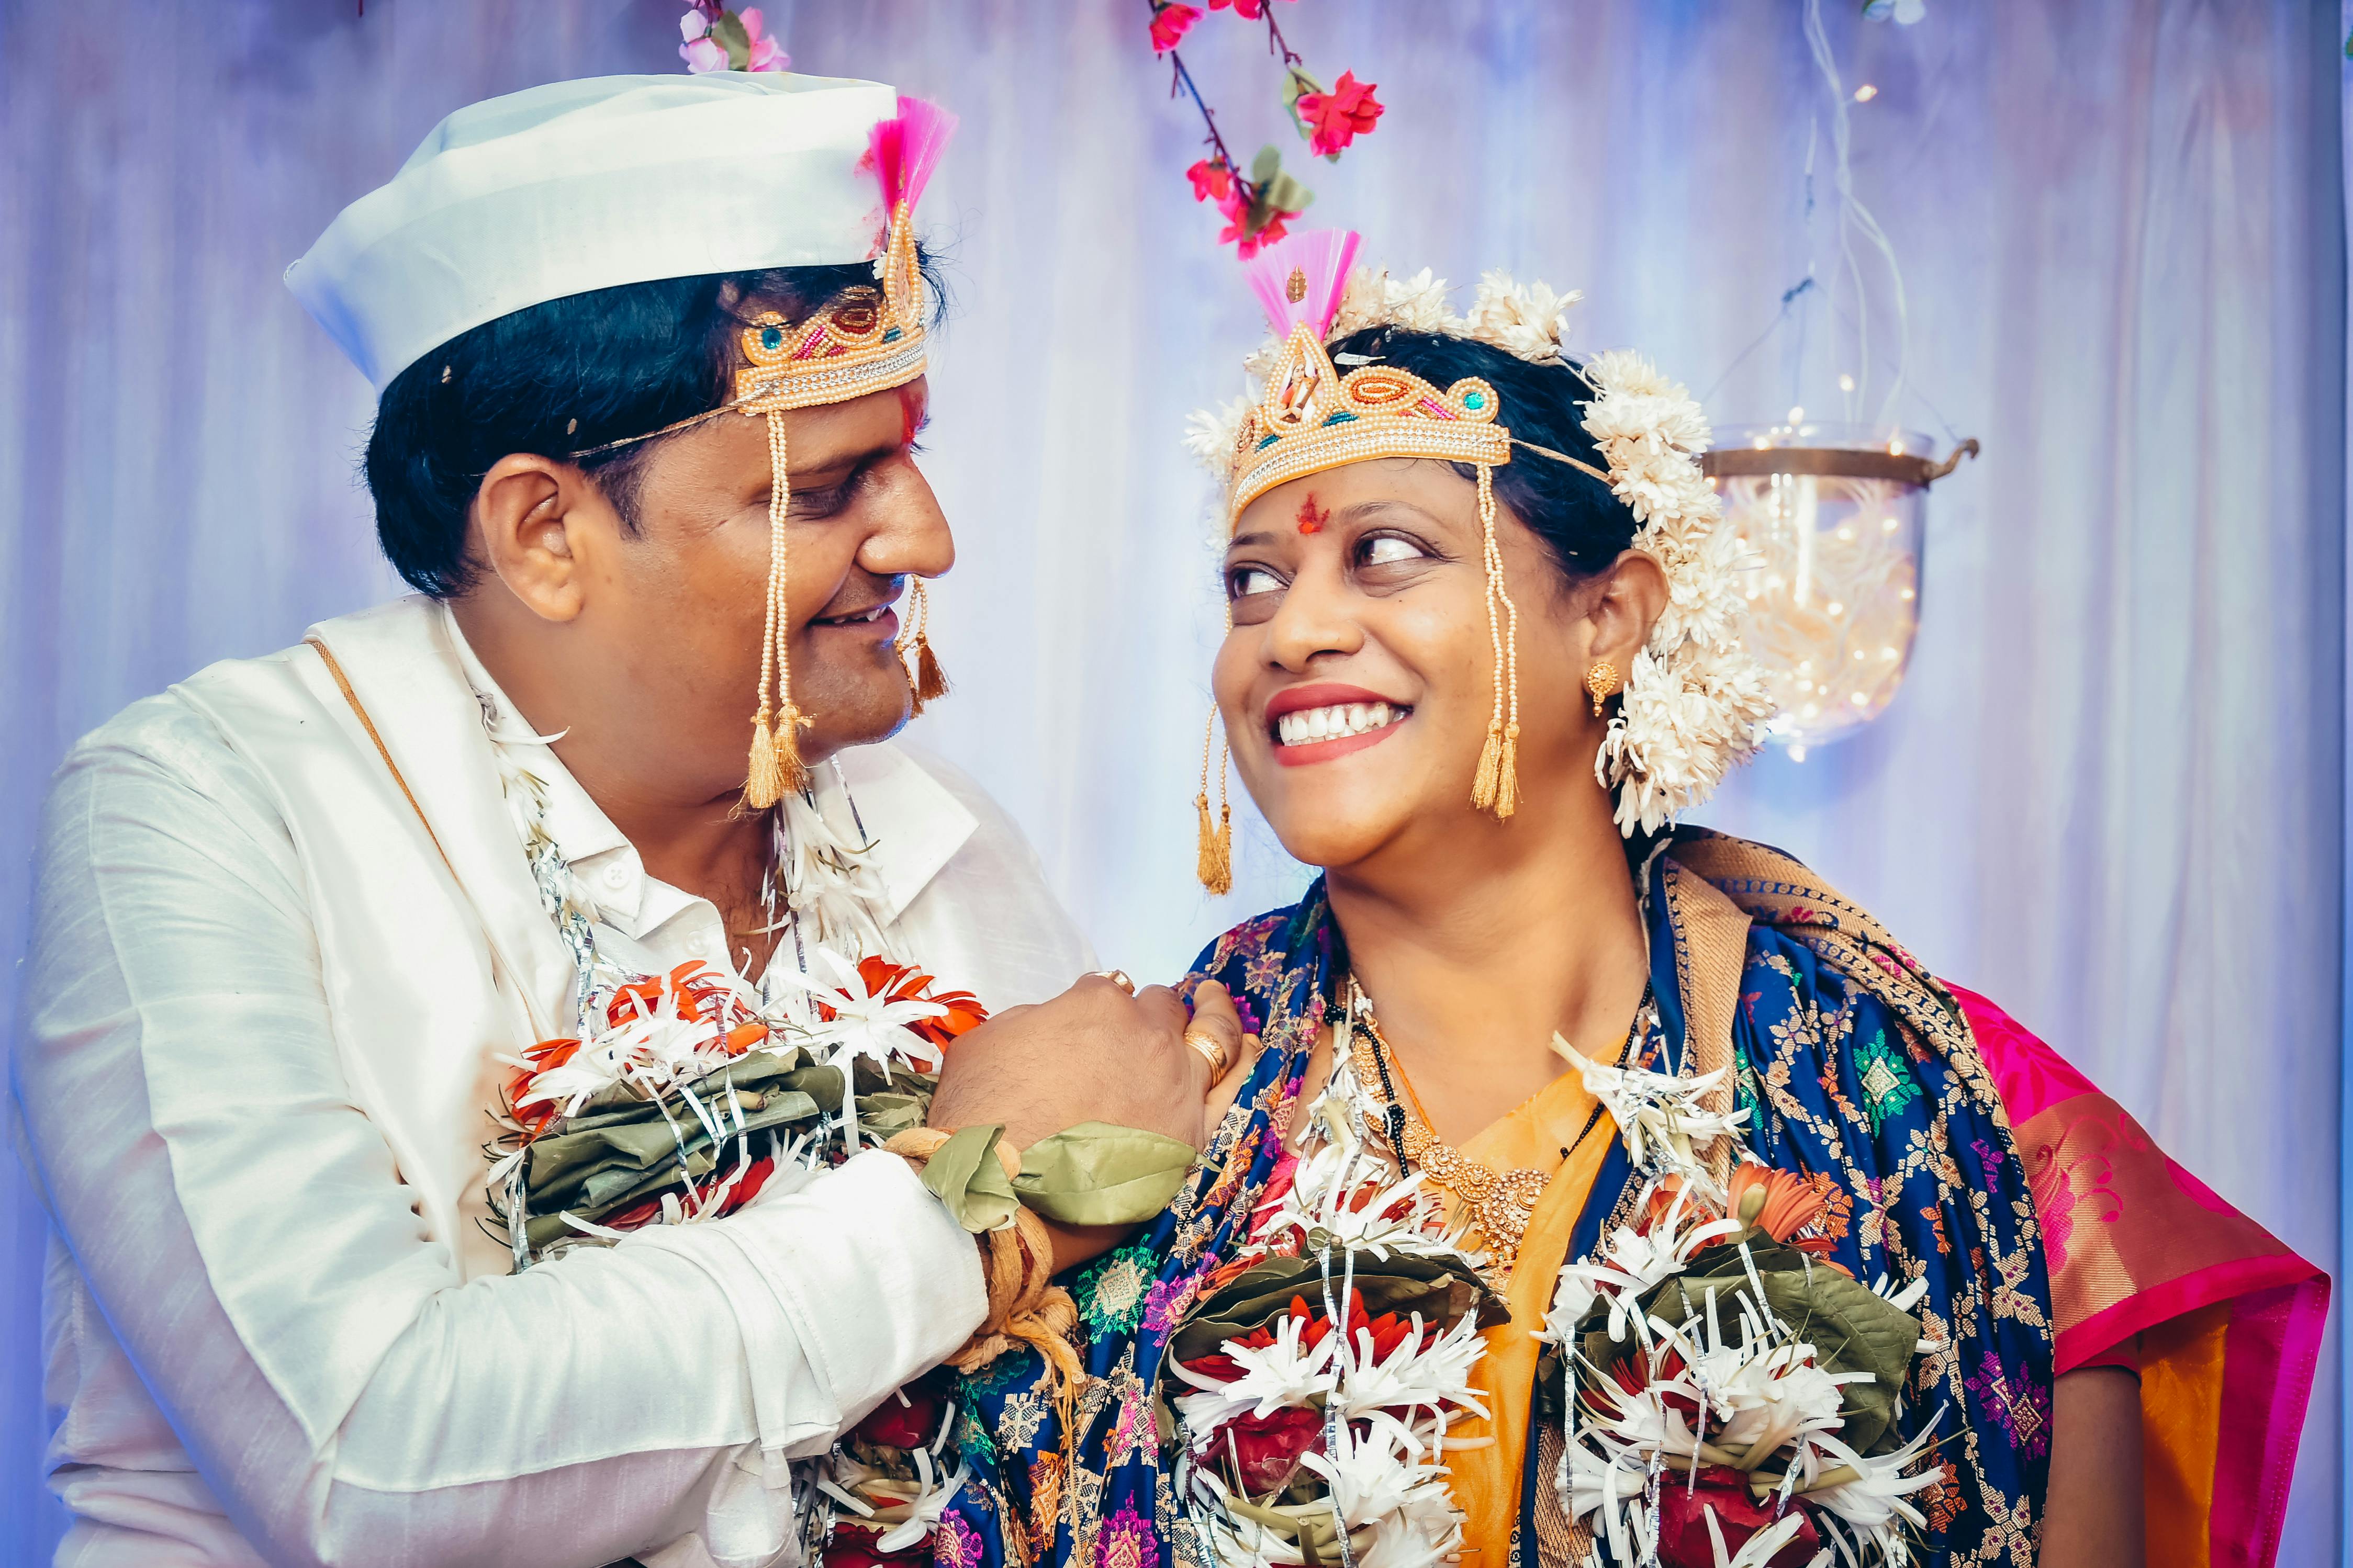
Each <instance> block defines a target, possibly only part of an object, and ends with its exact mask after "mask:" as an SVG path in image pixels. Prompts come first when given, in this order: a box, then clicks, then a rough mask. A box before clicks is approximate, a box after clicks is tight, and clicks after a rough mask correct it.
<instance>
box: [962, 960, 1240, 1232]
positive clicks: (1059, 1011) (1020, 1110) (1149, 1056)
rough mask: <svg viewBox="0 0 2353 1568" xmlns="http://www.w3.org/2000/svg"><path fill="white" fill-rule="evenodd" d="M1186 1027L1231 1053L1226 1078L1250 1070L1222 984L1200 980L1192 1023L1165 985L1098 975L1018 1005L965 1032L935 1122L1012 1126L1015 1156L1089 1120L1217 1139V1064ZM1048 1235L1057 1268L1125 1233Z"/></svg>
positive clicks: (1008, 1131)
mask: <svg viewBox="0 0 2353 1568" xmlns="http://www.w3.org/2000/svg"><path fill="white" fill-rule="evenodd" d="M1188 1031H1190V1032H1193V1033H1196V1034H1202V1035H1207V1036H1208V1037H1211V1038H1213V1039H1215V1040H1216V1041H1217V1042H1218V1044H1219V1046H1221V1047H1223V1048H1224V1053H1225V1059H1226V1062H1227V1064H1228V1066H1227V1073H1226V1076H1227V1078H1229V1079H1233V1078H1235V1076H1236V1075H1238V1074H1239V1073H1240V1072H1241V1071H1242V1070H1243V1068H1245V1066H1246V1065H1247V1064H1246V1059H1245V1053H1244V1051H1243V1048H1242V1029H1241V1020H1240V1018H1239V1017H1238V1016H1235V1013H1234V1004H1233V999H1232V998H1231V997H1229V996H1228V995H1227V994H1226V989H1225V987H1224V986H1222V985H1219V984H1218V983H1217V982H1215V981H1207V982H1204V983H1203V984H1202V985H1201V987H1200V989H1199V990H1198V992H1197V993H1196V994H1195V996H1194V1002H1193V1012H1192V1016H1191V1017H1190V1018H1189V1019H1188V1018H1187V1016H1186V1012H1185V1004H1184V1003H1182V1002H1181V1001H1179V1000H1177V997H1176V993H1175V992H1173V991H1171V990H1169V989H1168V988H1167V987H1166V986H1165V985H1154V986H1149V987H1146V988H1145V990H1142V991H1139V992H1137V993H1136V994H1134V996H1130V995H1128V994H1126V993H1125V992H1124V991H1122V990H1121V989H1120V988H1119V987H1118V986H1117V985H1115V984H1113V983H1112V982H1111V981H1109V980H1106V979H1104V978H1103V977H1102V976H1100V975H1092V974H1091V975H1088V976H1087V977H1086V978H1084V979H1082V980H1081V981H1080V982H1079V983H1078V984H1075V985H1073V986H1071V988H1070V989H1069V990H1068V991H1065V992H1063V993H1062V994H1060V996H1057V997H1055V998H1054V999H1053V1000H1052V1001H1050V1002H1041V1003H1039V1004H1037V1005H1035V1006H1029V1007H1008V1008H1007V1009H1006V1010H1005V1011H1004V1012H1002V1013H999V1014H997V1016H995V1017H993V1018H991V1019H989V1021H988V1022H987V1023H986V1024H983V1025H981V1026H979V1027H978V1028H976V1029H973V1030H971V1031H969V1032H968V1033H966V1034H964V1035H961V1036H959V1037H957V1038H956V1042H955V1045H953V1046H951V1047H949V1048H948V1053H947V1062H946V1065H945V1066H944V1067H943V1068H941V1069H940V1083H939V1089H937V1091H935V1092H934V1094H933V1096H932V1110H931V1115H930V1117H929V1118H928V1120H929V1121H930V1123H931V1125H932V1126H934V1127H941V1128H945V1129H948V1130H949V1131H955V1130H956V1129H958V1128H964V1127H983V1126H987V1125H990V1124H992V1123H997V1122H1002V1123H1003V1124H1004V1127H1005V1141H1006V1142H1008V1143H1010V1144H1011V1145H1013V1147H1015V1148H1017V1149H1026V1148H1028V1147H1029V1145H1030V1144H1032V1143H1035V1142H1038V1141H1039V1139H1041V1138H1045V1137H1049V1136H1050V1135H1051V1134H1053V1133H1056V1132H1060V1131H1063V1130H1064V1129H1065V1128H1070V1127H1075V1126H1077V1125H1078V1124H1079V1123H1080V1122H1082V1121H1107V1122H1110V1123H1111V1124H1112V1125H1113V1126H1116V1127H1135V1128H1140V1129H1142V1130H1143V1131H1146V1132H1159V1133H1164V1134H1166V1136H1168V1137H1171V1138H1176V1139H1180V1140H1182V1141H1183V1142H1187V1143H1190V1144H1191V1145H1192V1146H1193V1147H1194V1148H1196V1149H1198V1148H1200V1147H1201V1146H1202V1145H1203V1144H1204V1143H1205V1142H1208V1127H1207V1117H1206V1113H1205V1108H1206V1106H1207V1104H1208V1096H1209V1091H1210V1089H1212V1088H1214V1087H1215V1085H1214V1084H1213V1083H1212V1082H1211V1079H1210V1072H1209V1062H1208V1057H1207V1056H1205V1055H1204V1054H1203V1053H1202V1052H1200V1051H1198V1050H1197V1049H1195V1048H1194V1047H1191V1046H1188V1045H1187V1044H1186V1043H1185V1036H1186V1034H1187V1032H1188ZM1231 1098H1232V1097H1231V1096H1230V1095H1228V1096H1227V1097H1226V1099H1227V1100H1231ZM1047 1228H1048V1229H1050V1230H1051V1231H1052V1232H1053V1233H1054V1266H1055V1268H1057V1269H1058V1270H1059V1269H1061V1268H1069V1267H1071V1265H1072V1264H1075V1263H1082V1262H1084V1261H1085V1260H1086V1259H1088V1258H1092V1257H1094V1256H1095V1255H1097V1254H1098V1253H1101V1252H1103V1251H1105V1250H1107V1249H1108V1248H1110V1247H1112V1246H1113V1245H1114V1244H1115V1243H1117V1242H1118V1241H1119V1240H1120V1238H1121V1237H1123V1236H1124V1235H1125V1234H1126V1233H1125V1232H1124V1230H1122V1229H1119V1228H1117V1227H1113V1226H1086V1227H1083V1228H1082V1227H1077V1226H1057V1225H1049V1226H1048V1227H1047Z"/></svg>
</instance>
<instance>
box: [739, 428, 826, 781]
mask: <svg viewBox="0 0 2353 1568" xmlns="http://www.w3.org/2000/svg"><path fill="white" fill-rule="evenodd" d="M768 468H769V472H770V476H771V477H770V480H769V485H768V614H767V620H766V624H765V626H764V627H763V628H762V630H761V633H760V710H759V712H758V713H757V714H756V715H754V718H753V720H752V754H751V758H750V765H749V767H748V769H747V770H746V772H745V773H744V805H748V806H750V807H751V808H752V809H753V810H754V811H765V810H767V809H768V808H769V807H770V806H773V805H776V802H777V801H779V800H781V799H783V798H784V796H785V795H786V793H787V792H789V793H792V794H796V795H797V794H799V793H800V792H801V791H802V790H804V789H807V787H808V767H807V764H806V763H803V762H802V761H801V737H800V732H801V731H803V730H806V729H807V728H808V726H809V722H810V721H808V720H807V719H806V718H804V717H802V715H801V710H799V709H798V708H797V707H795V706H794V704H793V666H792V653H791V650H790V647H788V639H789V638H790V637H791V636H792V618H791V609H790V606H789V605H788V604H787V602H786V583H787V579H786V561H785V510H786V507H787V506H788V505H789V504H790V502H791V500H792V483H791V479H790V477H789V476H790V470H789V469H788V468H786V451H785V416H784V415H783V413H782V412H781V411H780V410H776V409H771V410H769V413H768ZM772 718H773V719H775V720H776V724H775V726H774V727H773V728H771V726H770V723H769V721H770V720H771V719H772Z"/></svg>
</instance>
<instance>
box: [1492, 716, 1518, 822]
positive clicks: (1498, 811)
mask: <svg viewBox="0 0 2353 1568" xmlns="http://www.w3.org/2000/svg"><path fill="white" fill-rule="evenodd" d="M1519 809H1520V727H1519V726H1518V725H1517V724H1506V725H1504V755H1503V759H1502V761H1501V762H1500V763H1498V764H1497V766H1496V769H1495V820H1497V821H1498V822H1501V821H1504V820H1505V819H1507V818H1508V817H1510V816H1511V815H1512V813H1514V812H1515V811H1517V810H1519Z"/></svg>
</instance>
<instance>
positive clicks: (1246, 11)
mask: <svg viewBox="0 0 2353 1568" xmlns="http://www.w3.org/2000/svg"><path fill="white" fill-rule="evenodd" d="M1229 5H1231V6H1232V7H1233V8H1234V15H1235V16H1240V18H1241V19H1242V20H1243V21H1245V22H1255V21H1257V20H1258V19H1259V18H1260V17H1261V16H1265V15H1266V0H1209V9H1210V10H1212V11H1222V10H1224V9H1225V8H1226V7H1227V6H1229Z"/></svg>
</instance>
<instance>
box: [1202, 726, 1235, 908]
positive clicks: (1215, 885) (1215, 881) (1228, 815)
mask: <svg viewBox="0 0 2353 1568" xmlns="http://www.w3.org/2000/svg"><path fill="white" fill-rule="evenodd" d="M1217 741H1218V705H1217V704H1216V703H1214V702H1212V703H1211V704H1209V721H1208V723H1207V724H1206V725H1204V726H1203V727H1202V730H1201V793H1200V794H1199V795H1195V796H1194V797H1193V810H1194V813H1195V815H1196V816H1197V817H1198V822H1197V824H1196V829H1195V831H1196V837H1197V840H1198V842H1197V846H1196V852H1195V855H1194V858H1193V875H1195V876H1196V877H1198V878H1199V879H1200V880H1201V886H1203V887H1204V888H1207V889H1208V890H1209V896H1210V897H1212V898H1218V899H1222V898H1224V897H1225V896H1226V895H1227V894H1228V893H1230V892H1232V891H1233V890H1234V806H1233V802H1232V801H1230V800H1229V799H1228V798H1227V796H1226V769H1227V766H1228V763H1229V758H1228V756H1227V755H1226V753H1225V752H1223V751H1218V749H1217ZM1212 751H1217V754H1218V817H1217V821H1216V822H1214V823H1212V822H1211V821H1210V820H1209V755H1210V753H1211V752H1212Z"/></svg>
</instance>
